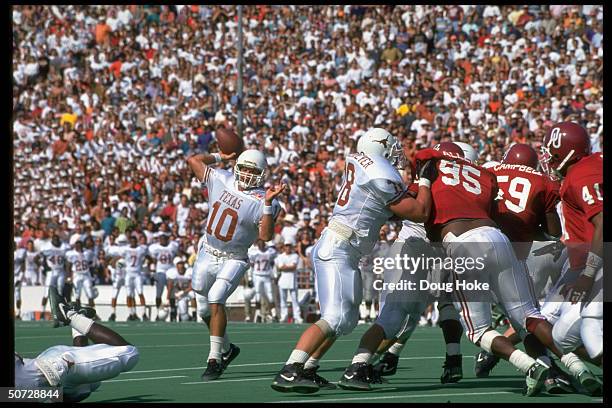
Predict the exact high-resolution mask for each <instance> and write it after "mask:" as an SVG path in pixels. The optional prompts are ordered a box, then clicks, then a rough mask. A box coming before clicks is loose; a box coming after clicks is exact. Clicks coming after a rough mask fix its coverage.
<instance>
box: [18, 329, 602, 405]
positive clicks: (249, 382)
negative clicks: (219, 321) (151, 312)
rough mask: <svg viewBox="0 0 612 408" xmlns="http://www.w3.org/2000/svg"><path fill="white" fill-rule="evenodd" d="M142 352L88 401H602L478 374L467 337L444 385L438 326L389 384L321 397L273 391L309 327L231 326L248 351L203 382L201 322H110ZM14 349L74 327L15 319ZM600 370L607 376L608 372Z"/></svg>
mask: <svg viewBox="0 0 612 408" xmlns="http://www.w3.org/2000/svg"><path fill="white" fill-rule="evenodd" d="M109 327H112V328H113V329H115V330H116V331H117V332H119V333H120V334H121V335H122V336H123V337H125V338H126V339H127V340H128V341H130V342H131V343H133V344H134V345H136V346H137V347H138V349H139V350H140V361H139V363H138V364H137V365H136V367H135V368H134V369H133V370H132V371H131V372H127V373H123V374H121V375H120V376H119V377H117V378H115V379H113V380H109V381H105V382H103V384H102V386H101V387H100V388H99V390H98V391H97V392H95V393H93V394H92V395H91V396H90V397H89V398H88V399H87V400H85V401H86V402H280V403H289V402H447V401H449V402H529V403H532V402H533V403H537V402H547V403H556V402H584V403H587V402H601V401H602V399H601V398H592V397H590V396H587V395H580V394H572V395H549V394H546V393H542V394H540V395H539V396H536V397H533V398H527V397H524V396H522V395H521V390H522V386H523V383H524V378H523V377H522V376H521V375H520V374H519V373H518V372H517V371H515V370H514V369H513V368H512V367H511V366H510V365H509V364H508V363H507V362H504V361H502V362H500V363H499V364H498V366H497V367H495V369H494V370H493V372H492V374H491V376H490V377H489V378H487V379H477V378H475V376H474V369H473V367H474V357H473V356H474V354H475V353H476V351H477V349H476V347H474V346H473V345H472V344H470V343H468V341H467V340H466V339H463V340H462V348H463V355H464V357H463V375H464V378H463V380H461V382H459V383H457V384H452V385H442V384H440V375H441V373H442V368H441V367H442V363H443V361H444V341H443V339H442V334H441V331H440V329H438V328H418V329H417V330H416V332H415V333H414V335H413V337H412V339H410V343H409V344H408V345H407V346H406V348H405V349H404V352H403V354H402V357H401V360H400V367H399V369H398V372H397V374H396V375H395V376H393V377H388V379H389V383H388V384H382V385H377V386H376V389H375V390H373V391H370V392H350V391H344V390H341V389H336V390H326V391H320V392H318V393H315V394H308V395H303V394H281V393H278V392H275V391H274V390H272V389H271V388H270V383H271V382H272V378H273V377H274V375H275V374H276V372H277V371H278V370H279V369H280V368H281V367H282V365H283V363H284V361H285V360H286V359H287V357H288V355H289V353H290V352H291V350H292V348H293V346H294V345H295V342H296V340H297V338H298V337H299V335H300V333H301V332H302V330H303V329H304V328H305V327H306V325H289V324H265V325H262V324H252V323H250V324H249V323H231V324H230V325H229V334H230V339H231V341H232V342H233V343H235V344H237V345H238V346H240V348H241V354H240V356H238V358H236V360H234V362H233V363H232V364H231V365H230V367H229V368H228V369H227V371H226V372H225V373H224V375H223V376H222V377H221V378H220V379H219V380H217V381H214V382H209V383H205V382H202V381H200V374H201V373H202V371H203V366H204V364H205V359H206V357H207V356H208V342H209V338H208V332H207V330H206V328H205V326H203V325H202V324H196V323H180V324H176V323H153V322H144V323H138V322H131V324H128V323H115V324H109ZM367 328H368V325H360V326H358V327H357V328H356V329H355V330H354V332H353V333H352V334H351V335H350V336H346V337H342V338H340V339H339V340H338V341H337V342H336V344H335V345H334V347H333V348H332V349H331V350H330V351H329V352H328V354H327V356H326V359H325V360H324V361H323V364H322V366H321V369H320V370H319V374H321V375H323V376H324V377H325V378H327V379H328V380H330V381H333V382H335V381H337V380H338V379H339V378H340V376H341V375H342V372H343V371H344V369H345V368H346V366H347V365H348V363H349V362H350V359H351V357H352V355H353V352H354V351H355V349H356V347H357V344H358V341H359V338H360V337H361V335H362V334H363V332H364V331H365V330H366V329H367ZM15 333H16V334H15V335H16V338H15V349H16V351H17V352H19V353H20V354H21V355H22V356H24V357H29V358H33V357H35V356H36V355H37V354H38V353H40V352H41V351H43V350H44V349H45V348H47V347H50V346H53V345H57V344H71V338H70V328H67V327H64V328H58V329H53V328H52V324H51V322H16V323H15ZM594 372H595V373H596V374H598V375H601V373H602V372H601V370H599V369H597V368H596V369H595V370H594Z"/></svg>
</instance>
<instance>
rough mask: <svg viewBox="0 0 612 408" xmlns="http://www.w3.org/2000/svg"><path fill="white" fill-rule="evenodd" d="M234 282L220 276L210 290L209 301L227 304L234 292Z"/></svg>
mask: <svg viewBox="0 0 612 408" xmlns="http://www.w3.org/2000/svg"><path fill="white" fill-rule="evenodd" d="M232 289H233V287H232V283H231V282H230V281H228V280H227V279H223V278H218V279H217V280H216V281H215V283H213V285H212V286H211V288H210V290H209V291H208V296H207V297H208V303H219V304H225V301H226V300H227V298H228V297H230V295H231V294H232V291H233V290H232Z"/></svg>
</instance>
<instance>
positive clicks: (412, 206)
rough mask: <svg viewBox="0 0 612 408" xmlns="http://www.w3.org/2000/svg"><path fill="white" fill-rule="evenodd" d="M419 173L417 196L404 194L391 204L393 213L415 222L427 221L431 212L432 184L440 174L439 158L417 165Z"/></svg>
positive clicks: (390, 207)
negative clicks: (438, 167)
mask: <svg viewBox="0 0 612 408" xmlns="http://www.w3.org/2000/svg"><path fill="white" fill-rule="evenodd" d="M417 168H418V173H419V193H418V194H417V196H416V198H412V197H411V196H410V195H404V196H403V197H402V198H401V199H400V200H399V201H397V202H396V203H393V204H391V205H390V206H389V209H390V210H391V211H392V212H393V214H395V215H397V216H398V217H400V218H403V219H408V220H411V221H414V222H425V221H427V219H428V218H429V213H430V212H431V204H432V199H431V184H432V183H433V182H434V181H435V179H436V177H437V176H438V169H437V160H433V159H432V160H428V161H426V162H425V163H424V164H422V165H421V164H420V163H419V165H418V166H417Z"/></svg>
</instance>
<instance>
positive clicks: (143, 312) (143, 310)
mask: <svg viewBox="0 0 612 408" xmlns="http://www.w3.org/2000/svg"><path fill="white" fill-rule="evenodd" d="M139 308H140V310H142V315H143V316H144V315H145V314H146V312H147V309H146V308H145V307H144V306H139Z"/></svg>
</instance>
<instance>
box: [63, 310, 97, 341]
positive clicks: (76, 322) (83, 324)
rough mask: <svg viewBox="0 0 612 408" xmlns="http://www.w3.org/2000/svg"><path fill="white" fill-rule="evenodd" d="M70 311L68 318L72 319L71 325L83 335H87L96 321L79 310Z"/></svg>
mask: <svg viewBox="0 0 612 408" xmlns="http://www.w3.org/2000/svg"><path fill="white" fill-rule="evenodd" d="M71 312H72V313H71ZM71 312H68V318H69V319H70V326H72V328H73V329H75V330H77V331H78V332H79V333H81V334H82V335H83V336H86V335H87V333H89V329H90V328H91V325H93V324H94V321H93V320H91V319H90V318H88V317H85V316H83V315H80V314H78V313H77V312H74V311H71Z"/></svg>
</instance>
